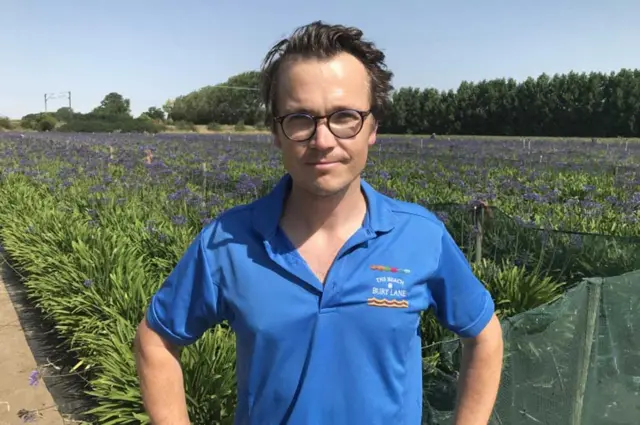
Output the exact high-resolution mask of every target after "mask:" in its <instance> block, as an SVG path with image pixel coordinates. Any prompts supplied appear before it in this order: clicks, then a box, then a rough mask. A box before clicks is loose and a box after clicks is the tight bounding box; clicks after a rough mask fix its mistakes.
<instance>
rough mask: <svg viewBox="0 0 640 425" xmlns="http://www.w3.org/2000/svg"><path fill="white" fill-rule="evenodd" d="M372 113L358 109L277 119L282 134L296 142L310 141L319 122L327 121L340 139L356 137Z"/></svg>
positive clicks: (296, 113) (283, 116)
mask: <svg viewBox="0 0 640 425" xmlns="http://www.w3.org/2000/svg"><path fill="white" fill-rule="evenodd" d="M370 114H371V111H359V110H357V109H343V110H340V111H335V112H332V113H331V114H328V115H321V116H320V115H310V114H305V113H299V112H295V113H292V114H287V115H282V116H279V117H275V118H274V120H275V121H276V122H277V123H279V124H280V127H281V128H282V132H283V133H284V135H285V136H287V138H289V139H290V140H293V141H295V142H306V141H308V140H310V139H311V138H312V137H313V136H314V135H315V134H316V130H317V129H318V120H321V119H324V118H326V119H327V128H329V131H330V132H331V133H332V134H333V135H334V136H336V137H338V138H340V139H349V138H351V137H355V136H357V135H358V133H360V131H361V130H362V127H363V124H364V120H365V119H366V118H367V117H368V116H369V115H370Z"/></svg>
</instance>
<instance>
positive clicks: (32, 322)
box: [0, 249, 96, 423]
mask: <svg viewBox="0 0 640 425" xmlns="http://www.w3.org/2000/svg"><path fill="white" fill-rule="evenodd" d="M0 275H1V276H2V279H3V281H4V284H5V287H6V289H7V292H8V293H9V297H10V298H11V302H12V303H13V306H14V308H15V310H16V312H17V314H18V318H19V320H20V325H21V326H22V329H23V330H24V334H25V338H26V340H27V343H28V345H29V348H30V349H31V352H32V353H33V357H34V358H35V361H36V364H37V365H38V368H39V369H40V370H41V371H42V380H43V381H44V382H45V384H46V385H47V389H48V390H49V393H50V394H51V396H52V398H53V400H54V402H55V403H56V405H57V408H58V411H59V412H60V414H61V415H62V416H63V417H65V418H67V419H71V420H72V421H74V422H75V421H78V422H88V423H93V422H94V421H93V418H92V417H89V416H87V415H85V414H84V412H86V411H88V410H90V409H92V408H94V407H96V403H95V402H94V401H93V400H92V399H91V398H90V397H89V396H88V395H86V393H85V392H86V391H88V390H89V389H90V387H89V385H88V384H87V382H86V381H85V380H84V379H83V378H82V377H81V376H80V375H79V374H77V373H72V372H71V369H72V368H73V366H74V365H75V364H76V363H77V359H76V358H74V356H73V355H72V354H71V352H70V351H69V349H68V345H66V344H65V343H64V340H63V339H62V338H61V337H60V336H59V335H58V334H57V332H56V331H55V329H54V327H53V324H52V322H51V321H50V320H47V319H46V318H45V316H44V315H43V314H42V312H41V311H40V309H38V308H37V307H36V306H34V305H33V303H32V302H30V300H29V299H28V298H27V292H26V288H25V286H24V285H23V284H22V283H21V281H20V278H19V276H18V275H17V274H16V272H14V271H13V269H12V268H11V261H10V259H9V258H8V256H7V254H6V253H5V252H4V251H2V250H1V249H0ZM25 379H29V377H28V376H25Z"/></svg>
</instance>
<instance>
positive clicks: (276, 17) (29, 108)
mask: <svg viewBox="0 0 640 425" xmlns="http://www.w3.org/2000/svg"><path fill="white" fill-rule="evenodd" d="M0 14H1V15H2V16H1V17H0V40H2V50H0V115H6V116H9V117H11V118H20V117H21V116H23V115H25V114H27V113H30V112H39V111H42V110H43V109H44V93H57V92H62V91H68V90H70V91H71V92H72V106H73V108H74V109H75V110H77V111H79V112H88V111H89V110H91V109H92V108H93V107H95V106H97V105H98V104H99V103H100V101H101V100H102V98H103V97H104V95H105V94H107V93H108V92H111V91H116V92H119V93H121V94H122V95H124V96H125V97H127V98H129V99H131V107H132V111H133V113H134V114H136V115H137V114H139V113H140V112H142V111H144V110H146V109H147V108H148V107H149V106H162V104H163V103H164V102H165V101H166V100H167V99H169V98H172V97H176V96H179V95H183V94H186V93H188V92H190V91H192V90H195V89H198V88H200V87H202V86H205V85H213V84H217V83H221V82H224V81H225V80H226V79H227V78H228V77H230V76H232V75H234V74H237V73H239V72H243V71H247V70H251V69H257V68H258V67H259V65H260V61H261V60H262V57H263V55H264V54H265V53H266V51H267V50H268V49H269V47H270V46H271V45H272V44H273V43H275V42H276V41H277V40H278V39H279V38H281V37H282V36H285V35H286V34H288V33H289V32H290V31H291V30H293V29H294V28H295V27H297V26H299V25H302V24H306V23H309V22H311V21H313V20H316V19H322V20H325V21H328V22H331V23H343V24H348V25H356V26H359V27H360V28H362V30H363V31H364V32H365V35H366V36H367V37H368V38H370V39H372V40H373V41H375V42H376V43H377V44H378V45H379V46H380V47H381V48H382V49H384V51H385V52H386V54H387V57H388V65H389V67H390V68H391V69H392V71H394V73H395V79H394V85H395V86H396V87H401V86H408V85H410V86H417V87H421V88H424V87H436V88H438V89H449V88H456V87H457V86H458V85H459V84H460V82H461V81H462V80H470V81H478V80H481V79H485V78H486V79H490V78H496V77H513V78H515V79H517V80H523V79H525V78H526V77H528V76H537V75H539V74H540V73H542V72H546V73H548V74H554V73H564V72H568V71H570V70H575V71H578V72H582V71H587V72H588V71H605V72H609V71H617V70H618V69H620V68H623V67H626V68H640V53H638V46H640V24H638V22H640V18H639V17H640V1H638V0H609V1H603V0H538V1H524V0H485V1H474V0H465V1H462V0H440V1H434V0H393V1H387V0H368V1H366V0H362V1H361V0H324V1H315V2H301V1H282V0H270V1H258V0H244V1H243V0H235V1H231V0H208V1H204V0H181V1H175V0H173V1H168V0H156V1H150V0H127V1H125V0H111V1H108V0H102V1H98V0H89V1H82V0H0ZM61 106H65V101H64V100H62V99H60V100H51V101H50V103H49V109H50V110H55V109H57V108H59V107H61Z"/></svg>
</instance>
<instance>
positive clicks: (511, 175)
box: [0, 133, 640, 424]
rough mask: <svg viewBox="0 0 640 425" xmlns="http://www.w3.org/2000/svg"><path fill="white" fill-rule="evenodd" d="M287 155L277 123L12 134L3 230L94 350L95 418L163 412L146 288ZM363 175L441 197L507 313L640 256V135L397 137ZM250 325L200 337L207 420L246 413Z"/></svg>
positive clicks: (192, 387) (269, 179) (131, 419)
mask: <svg viewBox="0 0 640 425" xmlns="http://www.w3.org/2000/svg"><path fill="white" fill-rule="evenodd" d="M283 173H284V169H283V168H282V165H281V163H280V157H279V151H278V150H277V149H276V148H274V147H273V146H272V144H271V143H270V138H269V137H268V136H266V135H222V134H215V135H214V134H207V135H197V134H189V135H179V134H158V135H124V134H104V135H99V134H92V135H86V134H85V135H74V134H56V133H31V134H25V135H22V134H14V133H5V134H0V242H1V243H2V244H3V246H4V249H5V251H6V252H7V253H8V254H9V255H10V256H11V260H12V263H13V265H14V267H16V268H17V269H18V270H20V272H21V273H22V274H23V275H24V276H26V279H25V281H24V284H25V285H26V287H27V290H28V293H29V296H30V297H31V299H32V300H33V302H34V303H35V304H36V305H37V306H38V307H40V308H41V309H42V310H43V311H44V312H45V314H46V315H47V316H48V317H49V318H50V319H51V320H52V322H53V323H54V325H55V328H56V330H57V332H58V333H59V334H60V335H61V336H62V337H63V338H64V339H65V340H66V341H68V344H69V351H70V352H72V353H74V356H76V358H77V360H78V362H80V363H79V365H78V368H77V371H78V372H79V373H82V374H83V376H85V377H86V379H87V381H88V382H89V384H90V387H89V388H88V390H90V391H89V392H90V395H91V396H92V397H94V398H95V405H96V407H95V409H94V410H93V411H92V412H91V414H92V415H93V416H94V419H93V420H94V421H95V423H111V424H118V423H123V424H124V423H146V422H147V421H148V419H147V418H146V416H145V415H144V413H143V409H142V403H141V400H140V395H139V392H138V387H137V379H136V373H135V365H134V361H133V356H132V353H131V341H132V340H133V337H134V334H135V327H136V325H137V323H138V322H139V321H140V319H141V318H142V317H143V313H144V308H145V307H146V303H147V302H148V300H149V298H150V296H151V295H152V294H153V292H154V291H155V290H156V289H157V288H158V286H159V285H160V284H161V282H162V280H163V278H164V277H165V276H166V275H167V274H168V273H169V271H170V270H171V268H172V267H173V265H175V263H176V262H177V260H178V258H179V257H180V256H181V255H182V253H183V251H184V249H185V248H186V246H187V245H188V244H189V243H190V242H191V240H192V238H193V237H194V236H195V234H196V232H198V231H199V230H200V229H201V228H202V226H204V225H206V224H207V223H209V222H210V221H211V220H212V219H214V218H215V217H216V216H217V215H218V214H219V213H220V212H221V211H223V210H225V209H228V208H230V207H232V206H234V205H237V204H239V203H245V202H250V201H252V200H253V199H255V198H256V197H258V196H261V195H263V194H265V193H267V192H268V191H269V190H270V189H271V187H272V186H273V184H274V183H275V182H276V181H277V180H278V179H279V178H280V177H281V176H282V174H283ZM364 178H365V179H366V180H367V181H368V182H369V183H371V184H372V185H373V186H374V187H375V188H377V189H378V190H380V191H381V192H383V193H385V194H388V195H390V196H393V197H398V198H400V199H403V200H407V201H411V202H416V203H419V204H422V205H425V206H427V207H428V208H431V209H432V210H433V211H434V212H436V213H437V214H438V216H439V217H440V218H441V219H442V220H443V221H444V222H445V223H446V224H447V226H448V228H449V229H450V230H451V232H452V234H453V235H454V238H455V239H456V241H458V242H459V244H460V246H461V248H462V249H463V251H464V252H465V253H466V254H468V255H469V259H470V260H473V261H474V264H473V267H474V271H475V272H476V273H477V274H478V276H479V277H480V278H481V279H482V280H483V282H485V284H486V285H487V286H488V288H489V289H490V290H491V292H492V294H493V295H494V297H495V299H496V300H497V305H498V306H499V315H500V316H501V317H508V316H512V315H515V314H518V313H522V312H524V311H528V310H530V309H532V308H535V307H537V306H539V305H542V304H544V303H547V302H549V301H551V300H554V299H556V298H557V297H558V296H559V295H560V294H561V293H562V292H563V291H564V289H565V288H566V287H567V285H571V284H573V283H575V282H576V281H578V280H580V279H582V278H584V277H589V276H604V275H608V276H615V275H616V274H621V273H624V272H627V271H631V270H635V269H640V252H639V250H638V246H639V245H638V242H639V241H640V239H639V238H640V143H627V142H624V141H601V142H578V141H542V140H521V139H516V140H513V141H504V140H502V141H492V140H486V139H484V140H476V141H470V140H449V139H448V138H437V139H434V140H432V139H430V138H428V137H426V138H420V137H414V138H409V137H403V138H396V139H392V138H384V137H383V138H381V139H379V141H378V143H377V144H376V145H374V146H373V147H372V148H371V151H370V155H369V163H368V165H367V168H366V170H365V173H364ZM480 205H485V206H488V207H482V206H480ZM422 330H423V332H422V335H423V339H424V342H425V344H424V345H425V347H426V348H425V352H424V358H425V389H426V390H427V391H426V395H425V397H426V398H425V400H427V399H428V398H429V394H430V388H431V387H429V385H430V384H429V382H430V380H429V379H428V378H427V376H433V374H434V373H435V372H434V371H435V370H439V371H446V370H448V369H447V368H449V367H450V366H451V365H449V364H446V363H447V360H446V359H445V358H444V357H443V356H442V353H441V352H440V351H438V350H437V349H436V348H434V345H436V344H435V343H437V342H438V341H441V340H443V339H446V338H449V337H450V335H448V334H447V333H446V332H445V331H444V330H442V329H441V328H440V327H439V326H438V325H437V324H436V323H435V322H434V320H433V319H432V318H431V317H430V316H429V314H425V318H424V320H423V325H422ZM234 341H235V340H234V339H233V337H232V334H230V332H229V330H228V329H227V328H226V327H225V326H222V327H218V328H216V329H215V330H212V331H211V332H208V333H207V334H206V335H205V336H204V337H203V338H202V339H201V340H200V341H198V342H197V343H196V344H194V345H193V346H191V347H189V348H188V349H186V350H185V351H184V353H183V367H184V371H185V385H186V388H187V394H188V397H189V410H190V414H191V419H192V423H194V424H213V423H229V420H230V418H231V417H232V413H233V408H234V407H235V386H234V382H235V381H234V375H233V373H234V367H235V366H234V343H235V342H234ZM25 379H26V378H25ZM439 390H441V388H440V389H439ZM439 390H438V391H439ZM429 401H430V403H432V404H433V403H435V402H434V401H433V400H432V399H429ZM439 403H440V405H442V404H443V403H444V402H442V401H440V402H439ZM444 404H446V403H444Z"/></svg>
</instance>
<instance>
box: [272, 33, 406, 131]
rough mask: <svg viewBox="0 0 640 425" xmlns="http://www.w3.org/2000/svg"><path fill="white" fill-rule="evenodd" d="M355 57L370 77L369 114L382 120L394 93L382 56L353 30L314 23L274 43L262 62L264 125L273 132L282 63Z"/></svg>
mask: <svg viewBox="0 0 640 425" xmlns="http://www.w3.org/2000/svg"><path fill="white" fill-rule="evenodd" d="M343 52H344V53H349V54H351V55H353V56H354V57H356V58H357V59H358V60H359V61H360V62H361V63H362V64H363V65H364V66H365V68H366V69H367V73H368V74H369V78H370V90H371V100H370V102H371V112H372V114H373V116H374V118H375V119H376V120H377V121H380V120H381V119H383V117H384V114H385V112H386V111H387V109H388V106H389V94H390V93H391V91H392V90H393V86H392V85H391V78H392V77H393V73H392V72H391V71H389V70H387V66H386V64H385V63H384V59H385V55H384V53H382V51H380V50H378V48H376V46H375V45H374V44H373V42H371V41H368V40H366V39H363V38H362V31H361V30H360V29H358V28H355V27H345V26H343V25H328V24H326V23H324V22H322V21H315V22H312V23H310V24H308V25H304V26H301V27H298V28H296V29H295V30H294V32H293V33H292V34H291V36H289V37H288V38H284V39H282V40H280V41H279V42H278V43H276V44H275V45H274V46H273V47H272V48H271V50H269V52H268V53H267V55H266V56H265V58H264V61H263V62H262V69H261V94H262V101H263V102H264V106H265V109H266V114H265V124H266V125H267V126H268V127H269V128H271V129H272V130H274V129H275V126H274V124H275V123H274V121H273V118H274V117H275V116H277V114H278V113H279V112H278V110H277V100H278V96H277V95H278V77H279V71H280V69H281V68H282V64H283V63H284V62H285V61H286V60H287V59H289V58H291V57H301V58H317V59H327V58H331V57H333V56H335V55H337V54H339V53H343Z"/></svg>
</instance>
